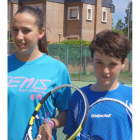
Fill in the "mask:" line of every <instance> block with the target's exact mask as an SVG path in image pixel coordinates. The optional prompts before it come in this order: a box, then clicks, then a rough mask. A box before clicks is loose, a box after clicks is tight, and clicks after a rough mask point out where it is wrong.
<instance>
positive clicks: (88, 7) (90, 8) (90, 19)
mask: <svg viewBox="0 0 140 140" xmlns="http://www.w3.org/2000/svg"><path fill="white" fill-rule="evenodd" d="M89 10H91V11H90V18H88V11H89ZM86 20H88V21H92V6H91V5H87V18H86Z"/></svg>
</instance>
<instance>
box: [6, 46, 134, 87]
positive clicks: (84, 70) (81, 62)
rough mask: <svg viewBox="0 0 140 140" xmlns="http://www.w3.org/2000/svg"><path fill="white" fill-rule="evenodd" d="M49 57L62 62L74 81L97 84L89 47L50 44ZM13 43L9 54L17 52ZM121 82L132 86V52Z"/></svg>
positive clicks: (120, 76) (121, 75)
mask: <svg viewBox="0 0 140 140" xmlns="http://www.w3.org/2000/svg"><path fill="white" fill-rule="evenodd" d="M48 49H49V55H50V56H52V57H53V58H55V59H57V60H59V61H62V62H63V63H64V64H65V65H66V66H67V68H68V71H69V73H70V77H71V80H72V81H92V82H95V81H96V79H95V76H94V73H93V66H92V65H91V61H90V51H89V48H88V46H82V51H81V47H80V46H75V45H63V44H49V45H48ZM15 51H16V49H15V47H14V44H13V43H8V54H11V53H13V52H15ZM119 81H120V82H122V83H129V84H132V51H131V52H130V53H129V54H128V57H127V64H126V66H125V68H124V69H123V70H122V72H121V74H120V75H119Z"/></svg>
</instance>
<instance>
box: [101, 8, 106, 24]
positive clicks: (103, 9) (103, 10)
mask: <svg viewBox="0 0 140 140" xmlns="http://www.w3.org/2000/svg"><path fill="white" fill-rule="evenodd" d="M104 13H105V20H104ZM102 22H104V23H106V22H107V8H105V7H103V8H102Z"/></svg>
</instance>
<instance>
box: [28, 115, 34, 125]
mask: <svg viewBox="0 0 140 140" xmlns="http://www.w3.org/2000/svg"><path fill="white" fill-rule="evenodd" d="M34 119H35V117H34V116H32V117H31V119H30V122H29V124H30V125H33V123H34Z"/></svg>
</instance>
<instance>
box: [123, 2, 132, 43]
mask: <svg viewBox="0 0 140 140" xmlns="http://www.w3.org/2000/svg"><path fill="white" fill-rule="evenodd" d="M125 12H126V17H125V28H124V32H125V35H127V36H128V37H129V40H130V42H131V43H132V2H130V3H129V5H128V8H127V9H126V10H125Z"/></svg>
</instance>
